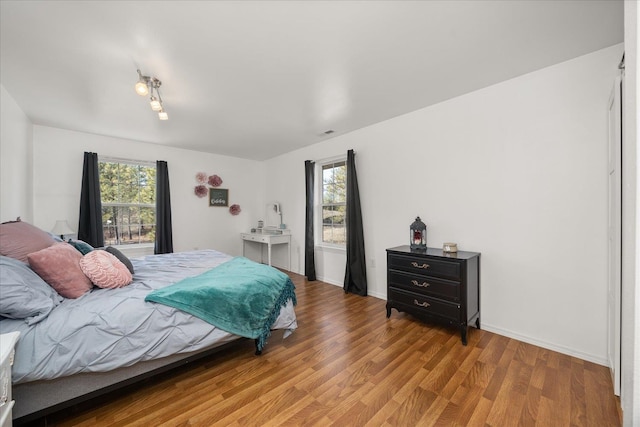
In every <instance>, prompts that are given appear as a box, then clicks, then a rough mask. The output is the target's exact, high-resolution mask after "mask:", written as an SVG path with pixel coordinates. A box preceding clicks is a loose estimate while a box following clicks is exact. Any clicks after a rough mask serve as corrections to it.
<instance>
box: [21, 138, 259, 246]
mask: <svg viewBox="0 0 640 427" xmlns="http://www.w3.org/2000/svg"><path fill="white" fill-rule="evenodd" d="M33 128H34V130H33V144H34V186H33V194H34V224H35V225H37V226H39V227H41V228H43V229H45V230H49V229H51V228H52V227H53V225H54V224H55V221H56V219H67V220H69V224H71V226H72V228H74V229H76V230H77V224H78V216H79V210H80V207H79V203H80V185H81V182H80V181H81V178H82V163H83V153H84V152H85V151H92V152H96V153H98V155H99V156H111V157H121V158H130V159H136V160H151V161H155V160H166V161H167V163H168V166H169V183H170V188H171V204H172V212H171V215H172V223H173V244H174V250H175V251H176V252H180V251H186V250H192V249H196V248H198V249H205V248H212V249H218V250H221V251H223V252H226V253H229V254H231V255H240V254H241V250H242V249H241V248H242V244H241V240H240V236H239V233H240V232H242V231H246V230H248V229H249V228H250V227H251V226H252V225H254V224H255V223H256V222H257V219H258V216H259V215H262V212H264V204H265V202H264V197H263V194H264V180H263V176H264V165H263V164H262V163H261V162H256V161H252V160H243V159H238V158H234V157H227V156H220V155H215V154H208V153H201V152H196V151H189V150H182V149H177V148H171V147H165V146H161V145H155V144H148V143H143V142H138V141H131V140H124V139H119V138H112V137H107V136H100V135H92V134H87V133H82V132H73V131H68V130H62V129H57V128H51V127H45V126H34V127H33ZM200 171H202V172H206V173H208V174H210V175H211V174H214V173H215V174H217V175H219V176H220V177H221V178H222V179H223V181H224V182H223V184H222V185H221V188H227V189H229V199H230V203H231V204H233V203H237V204H239V205H240V207H241V208H242V212H241V213H240V215H238V216H232V215H231V214H230V213H229V211H228V209H227V208H224V207H209V204H208V199H207V198H206V197H205V198H198V197H196V196H195V195H194V193H193V189H194V187H195V185H196V181H195V175H196V173H197V172H200Z"/></svg>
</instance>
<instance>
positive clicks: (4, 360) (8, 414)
mask: <svg viewBox="0 0 640 427" xmlns="http://www.w3.org/2000/svg"><path fill="white" fill-rule="evenodd" d="M19 336H20V332H9V333H7V334H2V335H0V426H1V427H11V425H12V424H13V423H12V412H13V411H12V408H13V404H14V403H15V402H14V401H13V398H12V396H11V365H13V355H14V353H15V352H14V348H15V346H16V343H17V342H18V337H19Z"/></svg>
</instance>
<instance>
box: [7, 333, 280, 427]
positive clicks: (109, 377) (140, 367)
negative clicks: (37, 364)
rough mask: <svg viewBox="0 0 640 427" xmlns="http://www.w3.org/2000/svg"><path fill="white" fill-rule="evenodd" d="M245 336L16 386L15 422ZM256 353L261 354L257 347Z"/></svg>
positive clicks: (64, 406)
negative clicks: (191, 349)
mask: <svg viewBox="0 0 640 427" xmlns="http://www.w3.org/2000/svg"><path fill="white" fill-rule="evenodd" d="M245 339H247V338H242V337H239V336H237V337H236V339H233V340H231V341H228V342H225V343H222V344H218V345H217V346H215V345H214V347H210V348H207V349H204V350H199V351H195V352H192V353H184V354H175V355H172V356H168V357H164V358H162V359H156V360H148V361H145V362H139V363H136V364H135V365H133V366H128V367H125V368H119V369H116V370H113V371H110V372H92V373H81V374H75V375H71V376H68V377H62V378H57V379H53V380H43V381H33V382H28V383H23V384H17V385H14V386H13V390H12V394H13V399H14V400H15V405H14V407H13V423H14V425H16V426H19V425H22V424H25V423H29V422H32V421H36V420H38V419H41V418H44V417H46V416H47V415H51V414H53V413H55V412H58V411H61V410H63V409H67V408H70V407H72V406H75V405H78V404H82V403H84V402H88V401H90V400H94V399H95V398H97V397H99V396H103V395H105V394H107V393H110V392H112V391H115V390H118V389H121V388H124V387H128V386H131V385H134V384H137V383H140V382H142V381H145V380H147V379H149V378H151V377H153V376H156V375H158V374H160V373H163V372H167V371H169V370H172V369H175V368H177V367H180V366H184V365H186V364H188V363H191V362H194V361H196V360H199V359H202V358H204V357H207V356H210V355H212V354H215V353H218V352H220V351H222V350H224V349H227V348H228V347H230V346H231V345H233V344H235V343H237V341H238V340H245ZM272 339H273V336H272ZM256 346H257V341H256ZM256 354H259V353H258V351H257V347H256Z"/></svg>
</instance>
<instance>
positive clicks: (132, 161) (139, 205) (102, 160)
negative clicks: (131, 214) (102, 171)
mask: <svg viewBox="0 0 640 427" xmlns="http://www.w3.org/2000/svg"><path fill="white" fill-rule="evenodd" d="M101 163H117V164H125V165H131V166H142V167H146V168H153V169H155V170H156V180H157V165H156V162H154V161H148V160H136V159H123V158H118V157H109V156H98V168H100V164H101ZM156 182H157V181H156ZM139 188H140V186H139V185H138V189H139ZM154 192H155V190H154ZM102 197H103V196H102V192H101V194H100V204H101V207H102V209H101V210H103V209H104V208H105V207H117V208H122V207H137V208H147V209H148V208H151V209H153V212H154V219H155V222H154V223H153V224H143V223H139V224H137V226H141V225H152V226H153V227H154V229H156V230H157V225H158V222H157V221H158V220H157V210H156V209H157V208H156V199H157V194H154V200H153V203H129V202H107V203H105V202H103V199H102ZM101 214H102V212H101ZM102 232H103V235H104V236H105V237H104V239H105V245H106V240H107V238H106V234H105V224H104V222H103V223H102ZM138 236H139V234H138ZM138 240H139V237H138ZM108 246H114V247H117V248H148V247H154V246H155V242H140V241H138V242H135V243H134V242H131V243H124V244H123V243H122V242H121V241H120V242H118V240H117V239H116V240H115V242H114V243H113V244H110V245H108Z"/></svg>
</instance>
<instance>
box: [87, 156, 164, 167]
mask: <svg viewBox="0 0 640 427" xmlns="http://www.w3.org/2000/svg"><path fill="white" fill-rule="evenodd" d="M98 160H99V161H101V162H110V163H127V164H130V165H142V166H154V167H155V165H156V162H155V161H153V160H136V159H126V158H124V157H112V156H101V155H98Z"/></svg>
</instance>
